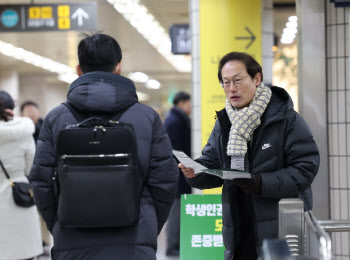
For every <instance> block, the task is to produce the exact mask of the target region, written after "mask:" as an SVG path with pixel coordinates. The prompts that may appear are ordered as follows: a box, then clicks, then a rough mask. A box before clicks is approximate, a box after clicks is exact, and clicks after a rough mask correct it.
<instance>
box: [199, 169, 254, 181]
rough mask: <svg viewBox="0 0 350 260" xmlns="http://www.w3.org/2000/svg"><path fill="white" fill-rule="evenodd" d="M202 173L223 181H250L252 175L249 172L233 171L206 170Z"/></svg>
mask: <svg viewBox="0 0 350 260" xmlns="http://www.w3.org/2000/svg"><path fill="white" fill-rule="evenodd" d="M203 172H205V173H208V174H212V175H215V176H218V177H220V178H221V179H225V180H234V179H251V178H252V175H251V174H250V173H249V172H245V171H240V170H234V169H206V170H203Z"/></svg>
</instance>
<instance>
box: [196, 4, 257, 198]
mask: <svg viewBox="0 0 350 260" xmlns="http://www.w3.org/2000/svg"><path fill="white" fill-rule="evenodd" d="M199 4H200V6H199V20H200V66H201V113H202V115H201V125H202V146H204V145H205V144H206V143H207V140H208V138H209V135H210V133H211V131H212V129H213V127H214V123H215V115H216V114H215V111H219V110H221V109H223V108H224V105H225V99H226V96H225V93H224V91H223V90H222V88H221V86H220V84H219V81H218V78H217V73H218V63H219V61H220V59H221V58H222V56H223V55H225V54H226V53H229V52H232V51H239V52H247V53H249V54H250V55H252V56H253V57H254V58H255V59H256V60H257V61H258V62H259V63H260V64H261V60H262V59H261V49H262V45H261V31H262V30H261V0H245V1H242V0H215V1H213V0H200V3H199ZM210 191H211V190H210Z"/></svg>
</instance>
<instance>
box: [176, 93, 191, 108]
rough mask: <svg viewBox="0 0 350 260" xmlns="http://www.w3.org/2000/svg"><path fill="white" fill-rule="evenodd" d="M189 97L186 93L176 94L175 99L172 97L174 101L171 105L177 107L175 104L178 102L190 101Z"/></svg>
mask: <svg viewBox="0 0 350 260" xmlns="http://www.w3.org/2000/svg"><path fill="white" fill-rule="evenodd" d="M190 98H191V97H190V95H189V94H187V93H186V92H183V91H180V92H178V93H177V94H176V95H175V97H174V100H173V104H174V105H175V106H177V104H178V103H179V102H180V101H187V100H190Z"/></svg>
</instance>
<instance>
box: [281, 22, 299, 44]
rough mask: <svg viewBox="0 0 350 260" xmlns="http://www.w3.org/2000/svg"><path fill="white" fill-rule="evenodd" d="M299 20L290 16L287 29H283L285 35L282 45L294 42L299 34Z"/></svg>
mask: <svg viewBox="0 0 350 260" xmlns="http://www.w3.org/2000/svg"><path fill="white" fill-rule="evenodd" d="M297 20H298V18H297V17H296V16H289V17H288V22H287V23H286V28H284V29H283V34H282V37H281V40H280V41H281V43H283V44H290V43H292V42H293V41H294V38H295V36H296V34H297V32H298V30H297V27H298V24H297Z"/></svg>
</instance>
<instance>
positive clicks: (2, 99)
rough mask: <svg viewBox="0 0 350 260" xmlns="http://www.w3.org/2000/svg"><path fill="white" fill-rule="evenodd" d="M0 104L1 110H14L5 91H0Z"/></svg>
mask: <svg viewBox="0 0 350 260" xmlns="http://www.w3.org/2000/svg"><path fill="white" fill-rule="evenodd" d="M0 103H1V104H2V107H3V109H11V110H13V109H14V108H15V102H13V99H12V97H11V96H10V94H9V93H7V92H6V91H3V90H0Z"/></svg>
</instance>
